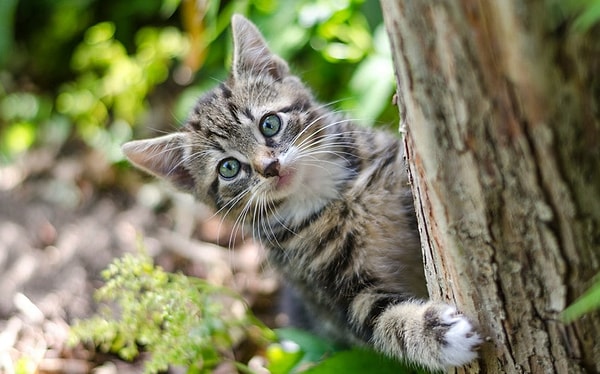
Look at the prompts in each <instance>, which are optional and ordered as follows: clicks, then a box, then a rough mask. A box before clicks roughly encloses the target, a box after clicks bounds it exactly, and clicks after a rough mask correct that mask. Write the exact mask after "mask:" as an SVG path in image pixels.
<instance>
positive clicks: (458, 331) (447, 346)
mask: <svg viewBox="0 0 600 374" xmlns="http://www.w3.org/2000/svg"><path fill="white" fill-rule="evenodd" d="M441 322H442V323H443V324H444V325H446V326H447V327H448V329H447V330H446V332H445V334H444V336H443V339H444V344H443V345H442V347H441V352H440V353H441V354H440V356H441V357H440V358H441V360H442V361H445V362H446V365H447V366H461V365H464V364H466V363H468V362H470V361H472V360H474V359H475V358H476V357H477V348H479V345H481V343H482V342H483V339H482V338H481V336H480V335H479V333H478V332H477V330H476V329H475V326H473V324H472V323H471V321H469V320H468V319H467V317H465V316H464V315H463V314H461V313H460V312H458V311H457V310H456V308H455V307H453V306H450V305H448V306H446V309H445V310H443V311H442V314H441Z"/></svg>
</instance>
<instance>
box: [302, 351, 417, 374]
mask: <svg viewBox="0 0 600 374" xmlns="http://www.w3.org/2000/svg"><path fill="white" fill-rule="evenodd" d="M304 373H305V374H338V373H344V374H363V373H377V374H388V373H389V374H420V373H426V372H425V371H423V370H421V369H416V368H411V367H408V366H406V365H403V364H401V363H399V362H398V361H396V360H393V359H391V358H388V357H385V356H383V355H381V354H379V353H377V352H375V351H370V350H366V349H359V348H355V349H352V350H349V351H343V352H338V353H336V354H335V355H334V356H332V357H331V358H329V359H327V360H325V361H323V362H322V363H321V364H319V365H317V366H315V367H313V368H310V369H308V370H306V371H305V372H304Z"/></svg>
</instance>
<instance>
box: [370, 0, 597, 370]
mask: <svg viewBox="0 0 600 374" xmlns="http://www.w3.org/2000/svg"><path fill="white" fill-rule="evenodd" d="M552 4H555V3H553V2H552V1H521V0H502V1H489V2H487V1H475V0H462V1H459V0H457V1H450V0H448V1H435V0H418V1H409V0H402V1H398V0H381V5H382V10H383V14H384V20H385V23H386V27H387V30H388V33H389V35H390V41H391V45H392V52H393V57H394V64H395V70H396V78H397V81H398V93H397V95H398V106H399V111H400V115H401V125H402V129H403V130H404V132H405V146H406V155H407V159H408V165H409V173H410V176H411V178H412V180H411V182H412V189H413V192H414V197H415V204H416V208H417V211H418V218H419V225H420V229H421V237H422V244H423V255H424V260H425V263H426V265H425V266H426V273H427V278H428V282H429V291H430V294H431V296H432V297H433V298H436V299H443V300H449V301H450V302H454V303H455V304H457V305H458V306H459V307H460V308H461V309H462V310H463V311H465V312H466V313H467V314H470V315H472V316H473V317H474V318H476V319H477V320H478V321H479V324H480V325H481V329H482V331H483V333H484V334H485V335H487V336H488V337H489V341H488V342H487V343H486V344H484V346H483V347H482V351H481V359H480V360H479V361H478V362H475V363H473V364H472V365H470V366H468V367H465V368H461V369H457V370H458V371H459V372H468V373H597V372H600V317H599V314H598V313H593V314H590V315H587V316H585V317H583V318H582V319H581V320H579V321H577V322H575V323H573V324H571V325H565V324H563V323H562V322H561V321H560V320H559V313H560V312H561V311H562V310H563V309H564V308H565V307H566V306H567V305H569V304H570V303H571V302H572V301H574V299H575V298H576V297H577V296H579V295H580V294H581V293H582V292H583V291H584V290H585V289H586V288H587V287H589V286H590V284H591V283H592V281H593V277H594V276H595V275H596V274H597V273H598V272H599V270H600V119H599V118H600V115H599V111H600V33H599V32H597V31H598V28H597V27H596V29H592V30H589V31H587V32H586V33H575V32H572V31H570V30H569V28H568V27H567V22H566V21H561V19H560V17H559V14H557V12H556V10H557V8H555V7H553V6H552Z"/></svg>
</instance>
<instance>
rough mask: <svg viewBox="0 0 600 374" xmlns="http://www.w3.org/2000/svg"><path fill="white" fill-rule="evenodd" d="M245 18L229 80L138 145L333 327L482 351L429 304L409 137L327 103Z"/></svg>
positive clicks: (341, 335) (369, 340) (453, 361)
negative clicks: (228, 223)
mask: <svg viewBox="0 0 600 374" xmlns="http://www.w3.org/2000/svg"><path fill="white" fill-rule="evenodd" d="M232 28H233V38H234V56H233V57H234V58H233V66H232V72H231V75H230V77H229V79H228V80H227V81H226V82H224V83H222V84H221V85H220V86H218V87H216V88H214V89H213V90H212V91H210V92H208V93H207V94H205V95H204V96H203V97H202V98H200V99H199V101H198V103H197V104H196V106H195V107H194V109H193V110H192V112H191V114H190V115H189V119H188V120H187V123H186V125H185V127H184V128H183V129H182V130H181V131H179V132H176V133H174V134H170V135H166V136H161V137H158V138H155V139H149V140H138V141H132V142H129V143H127V144H125V145H124V146H123V152H124V153H125V155H126V156H127V157H128V158H129V159H130V160H131V162H132V163H133V164H135V165H136V166H138V167H139V168H141V169H143V170H145V171H147V172H149V173H151V174H154V175H156V176H158V177H160V178H164V179H166V180H167V181H169V182H170V183H172V184H173V185H174V186H176V187H177V188H179V189H181V190H183V191H187V192H189V193H192V194H193V195H194V196H195V197H196V198H197V199H198V200H199V201H202V202H203V203H206V204H208V205H209V206H211V207H212V208H214V209H215V210H216V211H217V212H218V213H219V214H220V215H221V216H224V217H226V218H229V219H231V220H233V221H234V222H235V224H238V225H242V226H243V227H244V229H245V230H246V231H247V232H249V233H251V234H252V235H253V236H254V237H255V238H256V239H257V240H259V241H260V242H262V244H263V245H264V246H265V247H266V250H267V257H268V259H269V262H270V263H271V264H272V265H273V266H275V267H276V268H277V269H278V270H279V272H280V273H281V274H282V275H283V276H284V277H285V278H286V280H287V281H289V282H290V283H291V284H292V285H293V286H294V288H295V289H296V291H297V292H298V294H299V295H300V296H301V297H302V299H303V300H304V302H305V303H306V304H307V307H308V309H310V310H311V312H312V313H313V314H314V315H315V317H316V320H317V321H319V323H320V325H321V331H322V332H324V333H326V334H327V335H328V336H330V337H334V338H337V339H339V340H341V341H344V342H347V343H351V344H361V345H369V346H371V347H373V348H375V349H376V350H378V351H380V352H383V353H385V354H387V355H389V356H392V357H396V358H399V359H406V360H409V361H412V362H415V363H418V364H421V365H423V366H425V367H429V368H432V369H441V368H447V367H452V366H459V365H463V364H465V363H467V362H469V361H471V360H473V359H475V357H476V355H477V354H476V349H477V347H478V346H479V344H480V343H481V341H482V339H481V338H480V335H479V334H478V333H477V331H476V329H475V327H474V326H473V324H472V323H471V322H470V321H469V320H468V319H467V318H466V317H465V316H463V315H462V314H461V313H460V312H458V311H457V310H456V308H455V307H453V306H450V305H446V304H443V303H440V302H435V301H427V300H426V297H427V290H426V286H425V280H424V275H423V264H422V260H421V252H420V244H419V237H418V232H417V227H416V221H415V215H414V211H413V206H412V204H413V203H412V197H411V193H410V189H409V187H408V182H407V177H406V174H405V165H404V163H403V151H402V147H401V145H400V142H399V140H398V139H397V137H396V136H394V135H392V134H389V133H385V132H381V131H378V130H373V129H366V128H362V127H358V126H356V125H355V124H353V123H351V122H350V121H348V120H346V119H345V118H344V117H342V116H341V115H339V114H338V113H336V112H333V111H331V110H330V109H329V108H327V106H324V105H320V104H318V103H316V102H315V100H314V98H313V96H312V95H311V93H310V91H309V90H308V89H307V88H306V87H305V86H304V85H303V84H302V83H301V81H300V80H299V78H297V77H296V76H294V75H292V74H290V72H289V69H288V66H287V64H286V63H285V62H284V61H283V60H282V59H280V58H279V57H277V56H275V55H273V54H272V53H271V52H270V51H269V50H268V48H267V46H266V44H265V41H264V39H263V37H262V36H261V34H260V32H259V31H258V29H257V28H256V27H255V26H254V25H253V24H252V23H251V22H250V21H248V20H246V19H245V18H244V17H242V16H239V15H235V16H234V17H233V19H232Z"/></svg>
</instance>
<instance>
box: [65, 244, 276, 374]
mask: <svg viewBox="0 0 600 374" xmlns="http://www.w3.org/2000/svg"><path fill="white" fill-rule="evenodd" d="M102 276H103V277H104V279H105V280H106V284H105V285H104V286H103V287H102V288H100V289H99V290H98V291H97V292H96V295H95V296H96V298H97V299H98V301H100V302H104V303H106V304H103V308H102V309H101V311H100V313H99V315H97V316H95V317H92V318H90V319H88V320H84V321H78V322H77V323H76V324H75V325H74V326H73V328H72V339H71V343H72V344H76V343H78V342H80V341H84V342H93V343H94V344H95V345H97V346H98V347H99V348H100V349H101V350H103V351H107V352H114V353H117V354H118V355H119V356H120V357H122V358H124V359H126V360H132V359H134V358H135V357H136V356H137V355H138V354H139V353H140V347H143V349H144V350H145V351H148V352H149V353H150V358H149V360H148V361H147V362H146V363H145V372H146V373H156V372H158V371H162V370H166V369H167V368H168V366H169V365H177V366H184V367H187V368H189V371H190V372H200V373H203V372H210V371H209V370H210V369H212V368H214V367H215V366H216V365H218V364H219V363H221V362H223V361H224V360H226V357H233V354H232V353H231V351H232V347H233V346H234V345H235V344H236V343H238V342H240V341H241V340H242V338H244V337H251V338H252V339H255V340H257V341H258V342H260V343H261V344H263V345H266V344H267V343H268V342H270V341H273V340H274V339H275V335H274V333H273V332H272V331H271V330H270V329H268V328H266V327H265V326H264V325H263V324H262V323H260V322H259V321H258V320H257V319H256V318H255V317H253V315H252V314H251V313H250V312H249V310H248V308H247V306H246V305H245V303H244V302H243V301H242V300H241V298H240V297H239V296H237V295H235V294H233V292H232V291H230V290H228V289H225V288H222V287H216V286H214V285H211V284H209V283H207V282H205V281H204V280H201V279H197V278H192V277H188V276H185V275H183V274H173V273H167V272H165V271H164V270H163V269H161V268H160V267H158V266H155V265H153V263H152V260H151V259H150V258H149V257H148V256H146V255H129V254H128V255H125V256H124V257H123V258H122V259H117V260H115V261H114V262H113V263H112V264H111V265H110V266H109V267H108V268H107V269H106V270H104V272H103V273H102ZM236 365H241V364H239V363H238V364H236Z"/></svg>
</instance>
